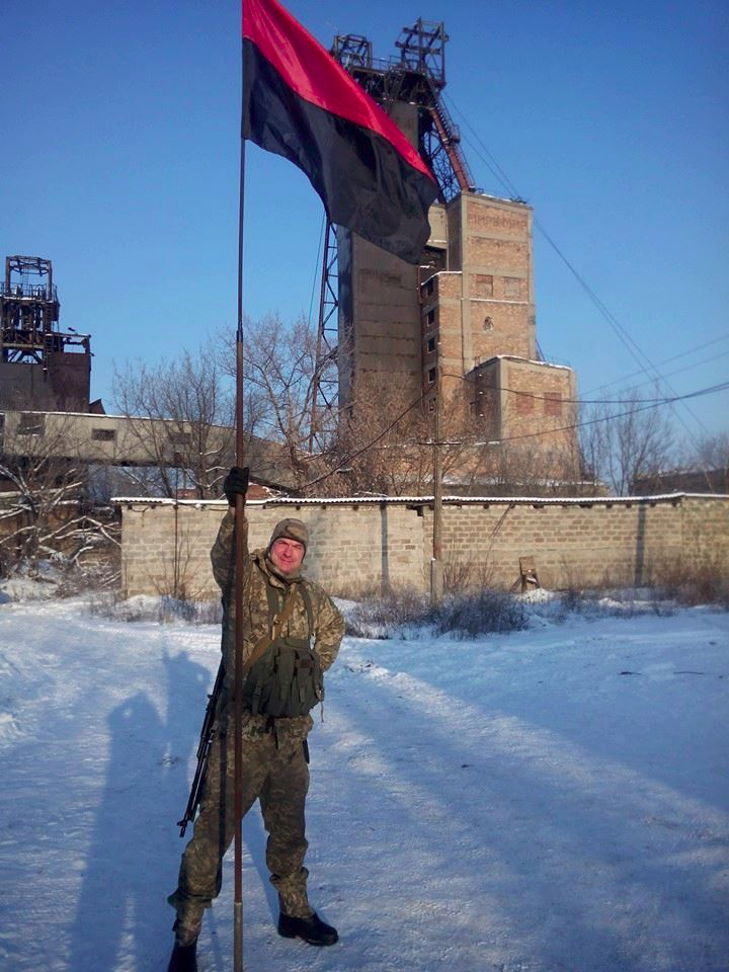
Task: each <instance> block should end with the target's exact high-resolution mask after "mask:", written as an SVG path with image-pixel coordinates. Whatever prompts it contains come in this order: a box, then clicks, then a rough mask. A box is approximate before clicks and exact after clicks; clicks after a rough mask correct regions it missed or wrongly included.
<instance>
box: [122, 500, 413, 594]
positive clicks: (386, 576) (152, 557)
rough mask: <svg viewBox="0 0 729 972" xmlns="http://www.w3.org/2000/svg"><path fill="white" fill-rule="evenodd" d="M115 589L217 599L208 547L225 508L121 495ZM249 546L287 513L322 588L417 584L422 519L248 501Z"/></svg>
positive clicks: (401, 508)
mask: <svg viewBox="0 0 729 972" xmlns="http://www.w3.org/2000/svg"><path fill="white" fill-rule="evenodd" d="M118 502H119V505H120V506H121V509H122V593H123V596H125V597H132V596H135V595H137V594H152V595H154V594H162V593H164V594H173V593H177V594H185V595H186V596H187V597H190V598H194V599H209V598H216V597H218V596H219V591H218V588H217V586H216V585H215V581H214V580H213V577H212V572H211V568H210V548H211V547H212V545H213V543H214V541H215V537H216V535H217V532H218V527H219V525H220V522H221V520H222V518H223V516H224V514H225V511H226V509H227V507H226V504H225V503H223V502H219V501H210V502H204V503H197V502H184V501H181V502H179V503H177V504H174V503H172V502H171V501H156V502H155V501H145V500H122V501H118ZM247 516H248V521H249V547H250V549H251V550H254V549H256V548H257V547H264V546H265V545H266V544H267V543H268V539H269V537H270V535H271V532H272V530H273V527H274V525H275V524H276V523H277V522H278V521H279V520H282V519H283V518H284V517H289V516H295V517H298V518H299V519H301V520H304V522H305V523H306V524H307V525H308V527H309V530H310V533H311V537H312V542H311V546H310V550H309V551H308V553H307V557H306V574H307V576H308V577H310V578H311V579H312V580H316V581H318V582H319V583H321V584H323V585H324V586H325V587H326V588H327V589H328V590H332V591H337V592H352V591H360V590H364V589H368V588H369V589H371V588H372V587H381V586H382V585H385V586H387V585H392V586H395V587H398V586H403V585H413V586H416V587H418V588H421V589H424V586H425V577H424V567H423V559H422V550H423V540H422V535H421V534H422V523H423V521H422V518H419V517H418V516H417V513H414V512H413V511H412V510H409V509H407V508H406V507H405V505H404V504H402V505H400V504H395V505H393V504H382V505H379V504H357V503H356V502H345V503H331V501H329V502H322V503H321V504H310V503H308V504H306V505H303V506H302V505H300V504H296V503H280V502H278V501H277V502H276V503H265V502H264V503H260V502H258V503H249V504H248V506H247Z"/></svg>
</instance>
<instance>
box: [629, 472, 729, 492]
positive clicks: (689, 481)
mask: <svg viewBox="0 0 729 972" xmlns="http://www.w3.org/2000/svg"><path fill="white" fill-rule="evenodd" d="M630 491H631V494H632V495H633V496H655V495H659V494H662V493H714V494H718V495H729V469H687V470H674V471H673V472H661V473H655V475H653V476H639V477H638V478H637V479H634V480H633V483H632V485H631V490H630Z"/></svg>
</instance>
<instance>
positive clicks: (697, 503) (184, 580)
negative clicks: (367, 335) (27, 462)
mask: <svg viewBox="0 0 729 972" xmlns="http://www.w3.org/2000/svg"><path fill="white" fill-rule="evenodd" d="M118 502H119V505H120V507H121V509H122V587H123V594H124V596H127V597H129V596H132V595H135V594H158V593H173V592H174V591H175V590H177V592H178V593H185V594H186V595H187V596H188V597H193V598H215V597H217V596H218V591H217V588H216V587H215V584H214V581H213V579H212V574H211V571H210V561H209V551H210V547H211V546H212V544H213V541H214V539H215V535H216V533H217V529H218V526H219V524H220V520H221V519H222V516H223V514H224V512H225V504H224V503H221V502H206V503H195V502H180V503H177V504H173V503H171V502H168V501H156V502H155V501H145V500H120V501H118ZM286 516H297V517H299V518H300V519H302V520H304V521H305V522H307V523H308V525H309V528H310V530H311V535H312V544H311V549H310V551H309V554H308V556H307V560H306V563H307V574H308V576H309V577H311V578H312V579H314V580H318V581H319V582H321V583H323V584H324V586H325V587H327V589H329V590H331V591H333V592H334V593H347V592H350V593H352V592H356V591H361V590H366V589H369V590H372V589H378V588H381V587H383V586H384V587H386V586H388V585H391V586H393V587H399V586H403V585H407V586H411V587H415V588H417V589H420V590H423V591H424V590H426V589H427V584H428V578H429V565H430V559H431V543H432V522H433V512H432V505H431V504H429V503H428V501H427V500H415V499H400V500H388V501H387V502H382V503H379V502H361V501H359V502H358V501H357V500H334V501H332V500H321V501H312V500H308V501H302V502H299V503H296V502H282V501H279V500H277V501H267V502H258V503H251V504H249V506H248V518H249V522H250V546H251V548H255V547H258V546H265V544H266V542H267V540H268V537H269V536H270V533H271V530H272V528H273V526H274V524H275V523H276V522H277V521H278V520H280V519H282V518H283V517H286ZM527 556H528V557H533V558H534V560H535V562H536V568H537V572H538V575H539V580H540V582H541V584H542V586H544V587H549V588H555V589H560V588H566V587H570V586H573V585H574V586H578V587H591V586H599V585H601V584H604V583H609V584H639V585H640V584H645V583H648V582H649V581H650V580H651V577H652V576H653V575H654V574H655V572H656V571H657V570H659V569H660V568H661V567H663V566H666V565H669V566H670V565H677V564H684V565H686V566H687V567H688V568H691V567H696V566H698V565H702V564H706V563H707V562H711V563H714V564H716V568H717V570H719V571H722V572H723V573H724V574H726V573H727V571H729V496H699V495H693V496H686V495H684V494H676V495H675V496H670V497H641V498H637V499H631V500H617V499H610V498H600V499H594V500H592V499H590V500H550V501H545V500H543V499H533V500H529V499H518V500H509V499H501V498H494V499H481V500H456V499H449V500H447V501H446V503H445V505H444V510H443V559H444V563H445V566H446V574H448V571H449V570H451V571H452V572H457V573H459V575H460V576H461V577H463V578H465V576H466V575H467V574H469V573H470V575H471V579H472V580H474V581H479V580H480V581H481V582H483V580H484V579H488V582H489V583H490V584H492V585H493V586H496V587H501V588H507V589H508V588H510V587H512V586H513V585H514V584H516V583H517V582H518V580H519V558H520V557H527Z"/></svg>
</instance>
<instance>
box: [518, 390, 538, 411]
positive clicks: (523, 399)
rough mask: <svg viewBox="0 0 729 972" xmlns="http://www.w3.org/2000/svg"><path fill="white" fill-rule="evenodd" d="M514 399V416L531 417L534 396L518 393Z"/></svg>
mask: <svg viewBox="0 0 729 972" xmlns="http://www.w3.org/2000/svg"><path fill="white" fill-rule="evenodd" d="M515 398H516V414H517V415H531V414H532V412H533V411H534V396H533V395H531V394H528V393H527V392H519V393H517V395H516V396H515Z"/></svg>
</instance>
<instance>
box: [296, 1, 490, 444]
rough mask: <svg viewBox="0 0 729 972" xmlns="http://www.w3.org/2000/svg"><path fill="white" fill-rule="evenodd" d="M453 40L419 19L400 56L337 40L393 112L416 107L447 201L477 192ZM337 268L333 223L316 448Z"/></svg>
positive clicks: (338, 55) (325, 400)
mask: <svg viewBox="0 0 729 972" xmlns="http://www.w3.org/2000/svg"><path fill="white" fill-rule="evenodd" d="M447 40H448V35H447V34H446V32H445V27H444V25H443V24H442V23H438V22H434V21H427V20H422V19H418V20H417V21H416V22H415V24H414V25H413V26H412V27H403V29H402V32H401V34H400V37H399V39H398V40H397V41H396V42H395V46H396V47H397V48H398V50H399V55H395V56H392V57H390V58H387V59H381V58H375V57H374V56H373V53H372V42H371V41H369V40H368V39H367V38H366V37H363V36H362V35H360V34H340V35H338V36H336V37H335V38H334V43H333V45H332V48H331V54H332V56H333V57H334V58H335V60H337V61H338V62H339V63H340V64H341V65H342V67H344V68H345V70H347V71H348V72H349V74H351V75H352V77H353V78H354V80H355V81H356V82H357V83H358V84H359V85H360V86H361V87H362V88H364V90H365V91H366V92H367V93H368V94H369V95H370V96H371V97H372V98H374V100H375V101H376V102H377V103H378V104H380V105H381V106H382V107H383V108H384V109H385V111H388V112H391V111H392V109H393V106H394V105H396V104H397V103H405V104H408V105H414V106H415V107H416V109H417V112H416V114H417V148H418V151H419V152H420V154H421V156H422V157H423V158H424V159H425V161H426V162H427V163H428V165H429V166H430V168H431V171H432V172H433V175H434V176H435V178H436V181H437V183H438V188H439V190H440V192H439V195H440V201H441V202H450V200H451V199H454V198H455V197H456V196H457V195H459V193H462V192H474V191H476V186H475V183H474V180H473V177H472V175H471V173H470V171H469V169H468V165H467V163H466V160H465V158H464V156H463V152H462V151H461V146H460V135H459V132H458V129H457V128H456V126H455V125H454V124H453V121H452V119H451V117H450V114H449V112H448V109H447V108H446V106H445V103H444V101H443V99H442V97H441V93H442V91H443V88H444V87H445V84H446V75H445V45H446V42H447ZM336 267H337V243H336V233H335V231H334V227H333V226H332V225H331V224H328V225H327V227H326V231H325V243H324V256H323V263H322V281H321V298H320V305H319V329H318V338H317V373H316V377H315V395H314V404H313V408H312V434H311V437H310V446H309V447H310V449H311V448H313V445H314V442H315V440H316V438H317V436H316V434H315V432H314V431H313V430H314V428H315V426H316V425H317V422H316V421H315V417H316V415H317V413H318V411H320V410H331V409H332V408H333V407H334V402H335V398H336V390H337V383H338V381H337V358H338V351H339V348H338V332H337V315H338V311H339V298H338V292H337V277H336V273H337V270H336Z"/></svg>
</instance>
